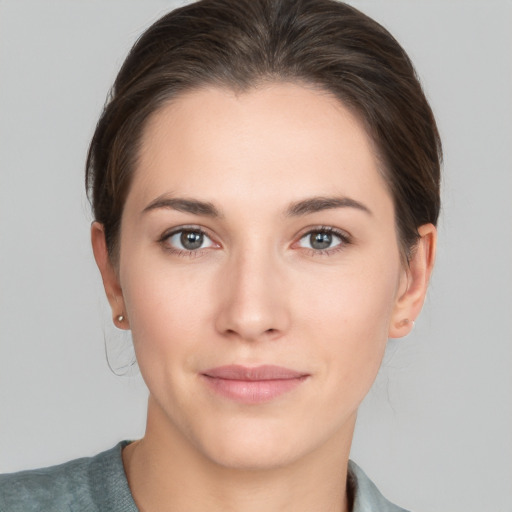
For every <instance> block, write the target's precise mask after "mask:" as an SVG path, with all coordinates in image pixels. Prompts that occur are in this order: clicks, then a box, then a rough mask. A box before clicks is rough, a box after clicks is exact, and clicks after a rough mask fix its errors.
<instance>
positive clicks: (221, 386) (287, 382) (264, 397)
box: [203, 375, 307, 404]
mask: <svg viewBox="0 0 512 512" xmlns="http://www.w3.org/2000/svg"><path fill="white" fill-rule="evenodd" d="M203 377H204V378H205V380H206V382H207V383H208V385H209V387H210V388H211V389H213V391H215V392H216V393H218V394H219V395H221V396H224V397H226V398H229V399H231V400H234V401H236V402H241V403H245V404H260V403H264V402H270V401H271V400H273V399H275V398H277V397H279V396H281V395H283V394H285V393H288V392H290V391H293V390H294V389H296V388H297V387H298V386H299V385H300V384H302V382H304V380H305V379H306V377H307V376H303V377H296V378H293V379H273V380H233V379H221V378H217V377H209V376H208V375H203Z"/></svg>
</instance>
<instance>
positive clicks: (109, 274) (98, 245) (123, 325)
mask: <svg viewBox="0 0 512 512" xmlns="http://www.w3.org/2000/svg"><path fill="white" fill-rule="evenodd" d="M91 244H92V250H93V253H94V259H95V260H96V265H98V269H99V271H100V274H101V279H102V280H103V287H104V289H105V294H106V296H107V299H108V302H109V304H110V308H111V310H112V318H113V322H114V324H115V325H116V327H118V328H119V329H129V324H128V319H127V316H126V309H125V304H124V298H123V291H122V289H121V285H120V283H119V277H118V275H117V272H116V269H115V268H114V265H113V264H112V261H111V259H110V255H109V253H108V249H107V244H106V241H105V230H104V228H103V225H102V224H100V223H99V222H93V223H92V225H91Z"/></svg>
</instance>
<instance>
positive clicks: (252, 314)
mask: <svg viewBox="0 0 512 512" xmlns="http://www.w3.org/2000/svg"><path fill="white" fill-rule="evenodd" d="M222 274H223V275H222V278H221V283H220V290H219V294H220V301H219V310H218V311H217V315H216V328H217V331H218V332H220V333H221V334H222V335H224V336H229V337H231V338H238V339H240V340H244V341H258V340H263V339H276V338H279V337H280V336H282V335H283V334H284V333H285V332H286V330H287V329H288V327H289V323H290V311H289V307H288V294H287V293H286V288H287V287H286V286H285V276H284V273H283V269H282V268H280V265H279V262H278V261H276V258H272V256H271V255H269V254H268V253H265V252H264V251H258V253H256V252H255V251H252V252H251V251H249V250H246V251H241V252H240V253H239V254H233V255H231V257H230V258H229V262H228V263H227V264H226V266H225V267H224V268H223V273H222Z"/></svg>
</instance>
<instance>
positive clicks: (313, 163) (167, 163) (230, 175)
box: [128, 83, 389, 206]
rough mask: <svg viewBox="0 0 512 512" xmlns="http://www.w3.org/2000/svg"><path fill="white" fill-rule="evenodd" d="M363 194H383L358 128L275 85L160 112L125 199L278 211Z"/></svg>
mask: <svg viewBox="0 0 512 512" xmlns="http://www.w3.org/2000/svg"><path fill="white" fill-rule="evenodd" d="M372 189H375V190H374V191H377V192H378V193H380V194H381V195H382V194H384V195H386V196H387V188H386V185H385V183H384V180H383V179H382V177H381V173H380V171H379V164H378V159H377V158H376V155H375V152H374V150H373V147H372V142H371V140H370V137H369V136H368V134H367V133H366V131H365V129H364V127H363V125H362V123H361V122H360V120H359V119H358V118H357V117H356V116H355V115H353V114H352V113H351V112H350V110H349V109H347V108H346V107H345V106H344V105H343V104H342V103H341V102H340V101H339V100H337V99H336V98H334V97H333V96H332V95H330V94H329V93H327V92H325V91H322V90H318V89H314V88H312V87H307V86H302V85H296V84H288V83H275V84H269V85H265V86H262V87H259V88H255V89H251V90H249V91H247V92H243V93H241V94H237V93H235V92H234V91H232V90H230V89H227V88H216V87H210V88H204V89H200V90H195V91H192V92H188V93H185V94H183V95H181V96H178V97H177V98H175V99H173V100H172V101H171V102H170V103H168V104H167V105H165V106H164V107H162V108H161V109H160V110H159V111H157V112H156V113H155V114H154V115H153V116H152V118H151V119H150V120H149V122H148V124H147V126H146V128H145V131H144V134H143V137H142V145H141V151H140V154H139V159H138V165H137V168H136V170H135V176H134V179H133V182H132V187H131V190H130V194H129V197H128V200H129V201H131V200H132V199H136V200H137V202H139V203H140V206H142V204H143V203H147V202H149V201H151V200H153V199H154V198H155V197H156V196H158V195H161V194H162V193H170V194H179V195H182V196H191V197H197V196H198V195H200V196H201V198H202V199H205V200H209V201H212V202H216V200H221V201H223V200H226V201H234V202H236V201H237V199H240V198H241V197H242V198H244V200H245V201H248V200H250V199H251V198H256V197H258V195H260V196H263V197H265V198H266V202H267V203H270V204H278V203H280V202H281V201H282V200H283V201H284V200H294V199H299V198H301V196H307V195H309V196H310V195H312V194H316V195H333V194H334V195H350V196H359V197H360V198H363V197H367V196H368V192H369V191H371V190H372ZM367 199H371V198H368V197H367ZM388 199H389V197H388Z"/></svg>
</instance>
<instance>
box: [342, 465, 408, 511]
mask: <svg viewBox="0 0 512 512" xmlns="http://www.w3.org/2000/svg"><path fill="white" fill-rule="evenodd" d="M348 487H349V489H350V492H351V494H352V501H353V506H352V512H408V511H407V510H405V509H403V508H400V507H398V506H397V505H393V503H391V502H390V501H388V500H387V499H386V498H384V496H383V495H382V494H381V493H380V491H379V490H378V489H377V487H376V485H375V484H374V483H373V482H372V481H371V480H370V479H369V478H368V477H367V476H366V474H365V472H364V471H363V470H362V469H361V468H360V467H359V466H358V465H357V464H356V463H355V462H354V461H352V460H350V461H349V463H348Z"/></svg>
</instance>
